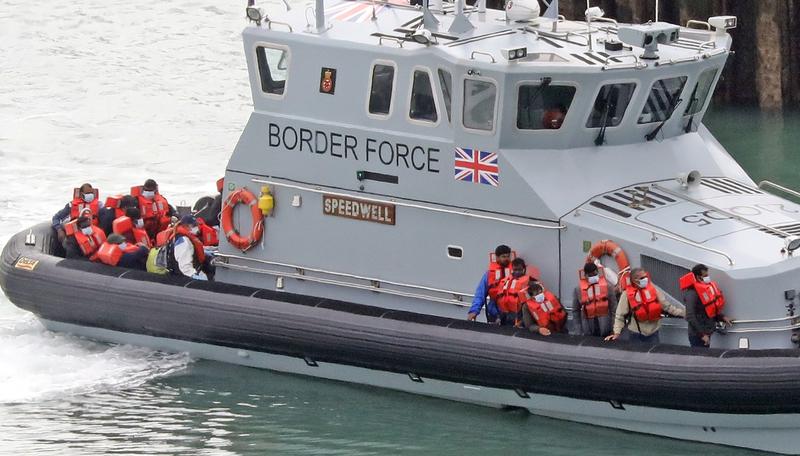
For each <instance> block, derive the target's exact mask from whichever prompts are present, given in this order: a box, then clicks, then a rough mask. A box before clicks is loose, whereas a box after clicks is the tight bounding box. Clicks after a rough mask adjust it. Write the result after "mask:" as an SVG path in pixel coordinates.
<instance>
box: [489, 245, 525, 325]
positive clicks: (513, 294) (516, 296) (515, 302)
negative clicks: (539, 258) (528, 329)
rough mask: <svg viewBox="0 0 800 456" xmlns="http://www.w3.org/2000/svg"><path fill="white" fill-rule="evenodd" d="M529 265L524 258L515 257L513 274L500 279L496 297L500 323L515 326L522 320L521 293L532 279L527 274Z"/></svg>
mask: <svg viewBox="0 0 800 456" xmlns="http://www.w3.org/2000/svg"><path fill="white" fill-rule="evenodd" d="M526 271H527V266H526V265H525V260H523V259H522V258H514V260H513V261H512V262H511V275H510V276H507V277H505V278H503V279H502V280H501V281H500V285H499V287H498V290H499V291H498V292H497V295H496V298H495V302H496V303H497V309H498V311H499V320H500V325H502V326H513V325H516V324H517V323H518V322H520V321H522V314H521V313H520V309H521V306H522V298H521V297H520V294H521V293H524V292H525V290H527V288H528V282H529V281H530V280H531V278H530V277H528V276H527V275H526Z"/></svg>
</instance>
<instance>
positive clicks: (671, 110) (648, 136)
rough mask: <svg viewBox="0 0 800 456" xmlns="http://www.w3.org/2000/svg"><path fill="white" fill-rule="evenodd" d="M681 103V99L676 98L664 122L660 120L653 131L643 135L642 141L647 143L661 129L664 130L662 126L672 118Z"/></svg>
mask: <svg viewBox="0 0 800 456" xmlns="http://www.w3.org/2000/svg"><path fill="white" fill-rule="evenodd" d="M681 101H683V98H678V99H677V100H675V103H673V104H672V106H671V107H670V110H669V112H668V113H667V117H666V118H665V119H664V120H662V121H661V123H660V124H658V126H657V127H656V128H654V129H653V131H651V132H650V133H648V134H647V135H645V137H644V139H646V140H648V141H652V140H653V139H655V137H656V135H657V134H658V132H659V131H661V129H662V128H664V125H665V124H666V123H667V121H668V120H669V119H670V118H671V117H672V114H673V113H674V112H675V108H677V107H678V105H679V104H681Z"/></svg>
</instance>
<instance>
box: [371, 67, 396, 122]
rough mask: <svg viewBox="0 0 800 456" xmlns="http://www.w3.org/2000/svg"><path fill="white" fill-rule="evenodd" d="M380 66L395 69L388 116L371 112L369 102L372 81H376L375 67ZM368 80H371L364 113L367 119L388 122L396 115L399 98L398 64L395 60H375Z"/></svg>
mask: <svg viewBox="0 0 800 456" xmlns="http://www.w3.org/2000/svg"><path fill="white" fill-rule="evenodd" d="M378 65H384V66H390V67H392V68H393V69H394V72H393V73H392V94H391V96H390V97H389V112H388V113H386V114H380V113H374V112H370V110H369V102H370V100H371V99H372V81H373V79H374V78H373V76H374V75H375V67H376V66H378ZM368 78H369V85H368V89H367V96H366V98H365V104H364V111H366V113H367V117H371V118H373V119H380V120H387V119H389V118H391V117H392V114H394V107H395V104H396V103H395V98H396V97H397V63H396V62H394V61H393V60H387V59H375V60H373V61H372V63H371V64H370V65H369V73H368Z"/></svg>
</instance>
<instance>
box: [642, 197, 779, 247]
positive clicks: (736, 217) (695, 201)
mask: <svg viewBox="0 0 800 456" xmlns="http://www.w3.org/2000/svg"><path fill="white" fill-rule="evenodd" d="M652 187H653V188H657V189H659V190H660V191H662V192H664V193H669V194H670V195H672V196H674V197H677V198H682V199H684V200H686V201H689V202H690V203H693V204H697V205H698V206H703V207H705V208H707V209H711V210H713V211H715V212H719V213H720V214H724V215H727V216H728V217H730V218H732V219H734V220H738V221H740V222H742V223H745V224H748V225H750V226H754V227H756V228H761V229H763V230H767V231H772V232H773V233H775V234H777V235H779V236H782V237H785V238H793V237H794V235H793V234H791V233H787V232H786V231H783V230H780V229H778V228H774V227H771V226H769V225H764V224H763V223H758V222H756V221H755V220H750V219H749V218H746V217H742V216H741V215H737V214H734V213H733V212H729V211H726V210H725V209H722V208H719V207H716V206H713V205H711V204H708V203H705V202H703V201H700V200H698V199H694V198H692V197H690V196H686V195H684V194H682V193H678V192H674V191H672V190H670V189H668V188H664V187H662V186H660V185H658V184H652Z"/></svg>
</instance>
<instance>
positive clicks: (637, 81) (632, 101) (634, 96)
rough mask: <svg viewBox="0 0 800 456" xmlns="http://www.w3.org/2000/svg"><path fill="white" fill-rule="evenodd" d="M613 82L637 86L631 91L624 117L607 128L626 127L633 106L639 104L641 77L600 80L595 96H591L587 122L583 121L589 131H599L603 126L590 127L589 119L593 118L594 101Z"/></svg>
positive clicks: (584, 126)
mask: <svg viewBox="0 0 800 456" xmlns="http://www.w3.org/2000/svg"><path fill="white" fill-rule="evenodd" d="M612 84H634V85H635V87H634V89H633V92H632V93H631V99H630V100H629V101H628V106H627V107H626V108H625V113H624V114H623V115H622V119H621V120H620V121H619V125H617V126H611V125H607V126H606V129H609V128H620V127H624V126H625V124H626V122H627V121H628V120H629V118H630V115H631V114H630V112H631V106H634V105H635V106H638V103H637V97H638V96H639V92H641V91H642V81H641V80H640V79H633V78H626V79H607V80H603V81H601V82H600V84H598V85H597V89H596V90H595V91H594V96H592V98H591V101H590V106H589V113H588V115H587V116H586V122H584V123H583V128H584V129H586V130H588V131H597V130H598V129H600V128H603V127H588V126H587V125H586V124H587V123H589V119H591V118H592V112H593V110H594V102H595V101H596V100H597V97H598V95H600V91H601V90H602V89H603V87H605V86H607V85H612Z"/></svg>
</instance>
